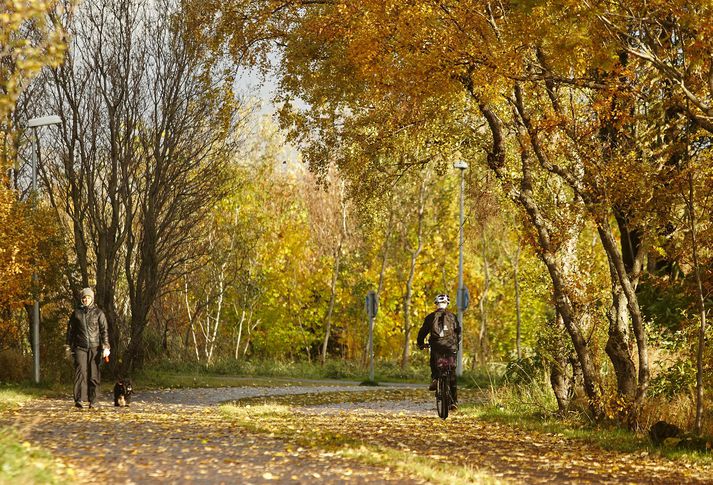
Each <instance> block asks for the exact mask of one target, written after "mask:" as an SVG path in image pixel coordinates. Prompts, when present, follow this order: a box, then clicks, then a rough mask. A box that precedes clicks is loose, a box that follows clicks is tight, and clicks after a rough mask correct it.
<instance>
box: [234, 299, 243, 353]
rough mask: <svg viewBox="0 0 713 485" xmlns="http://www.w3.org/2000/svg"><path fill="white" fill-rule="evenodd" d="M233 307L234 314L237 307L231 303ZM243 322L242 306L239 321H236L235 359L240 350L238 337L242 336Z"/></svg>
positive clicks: (236, 311) (236, 312)
mask: <svg viewBox="0 0 713 485" xmlns="http://www.w3.org/2000/svg"><path fill="white" fill-rule="evenodd" d="M233 308H235V314H236V315H237V314H238V309H237V308H236V307H235V305H233ZM243 323H245V309H244V308H243V309H242V310H241V314H240V322H239V323H238V336H237V338H236V339H235V360H238V355H239V352H240V339H241V338H242V337H243Z"/></svg>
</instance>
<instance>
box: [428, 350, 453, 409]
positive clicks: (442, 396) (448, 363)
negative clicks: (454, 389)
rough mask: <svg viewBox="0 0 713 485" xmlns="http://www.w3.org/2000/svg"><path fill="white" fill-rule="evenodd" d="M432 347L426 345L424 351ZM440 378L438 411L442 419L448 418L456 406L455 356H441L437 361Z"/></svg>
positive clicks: (437, 391) (438, 379) (438, 377)
mask: <svg viewBox="0 0 713 485" xmlns="http://www.w3.org/2000/svg"><path fill="white" fill-rule="evenodd" d="M430 347H431V346H430V345H429V344H425V345H424V346H423V348H424V349H428V348H430ZM436 367H437V369H438V376H437V377H436V380H437V385H436V411H437V412H438V416H439V417H440V418H441V419H446V418H447V417H448V412H449V411H450V410H451V407H452V406H454V405H455V402H454V400H453V394H452V393H451V385H452V384H453V381H454V380H455V369H456V359H455V355H445V356H441V357H439V358H438V359H437V360H436Z"/></svg>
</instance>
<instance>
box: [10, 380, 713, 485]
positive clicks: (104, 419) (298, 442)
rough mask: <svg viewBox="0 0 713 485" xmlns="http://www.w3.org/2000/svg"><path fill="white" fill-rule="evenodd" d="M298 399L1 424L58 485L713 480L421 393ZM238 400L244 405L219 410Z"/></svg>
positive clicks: (158, 397)
mask: <svg viewBox="0 0 713 485" xmlns="http://www.w3.org/2000/svg"><path fill="white" fill-rule="evenodd" d="M330 390H332V391H334V392H329V393H328V394H325V391H330ZM300 391H302V392H307V391H310V392H311V394H309V395H308V394H301V395H293V396H282V397H272V398H270V399H263V398H259V397H256V396H257V394H256V393H262V394H265V393H269V392H282V393H284V392H285V391H284V389H282V390H278V389H274V390H272V391H271V390H270V389H266V388H265V389H260V390H256V389H255V388H250V389H247V388H245V389H242V390H241V389H239V388H238V389H232V390H229V389H213V390H210V389H206V390H200V391H197V390H190V389H185V390H172V391H162V392H150V393H149V392H147V393H143V395H142V396H141V397H140V399H139V400H137V402H135V403H133V404H132V406H131V407H129V408H114V407H113V406H110V405H109V403H105V404H104V405H103V406H101V407H100V408H99V409H96V410H88V409H84V410H75V408H73V407H72V406H71V404H72V403H71V400H70V399H67V400H57V399H39V400H34V401H31V402H29V403H27V404H25V405H24V406H22V407H21V408H19V409H17V410H14V411H5V412H3V413H2V414H0V425H11V426H12V427H13V428H14V429H15V430H17V432H18V433H19V434H20V435H21V436H22V439H24V440H27V441H28V442H29V443H31V444H32V445H35V446H39V447H42V448H44V449H46V450H49V451H50V452H51V453H52V454H53V455H54V457H55V458H56V459H58V460H60V461H61V463H62V464H63V466H64V467H65V468H66V469H70V470H73V471H72V472H71V473H73V475H67V476H66V477H60V479H61V480H63V479H72V480H78V481H83V482H88V483H102V482H103V483H161V482H163V483H169V482H170V483H449V484H450V483H458V482H460V483H474V482H484V483H498V482H515V483H522V482H525V483H545V482H552V481H555V480H556V481H560V482H569V483H607V482H609V483H711V482H713V471H712V470H710V469H709V468H707V467H701V466H698V467H694V466H692V465H685V464H682V463H678V462H672V461H670V460H667V459H664V458H660V457H655V456H649V455H647V454H639V455H631V454H627V453H618V452H610V451H603V450H601V449H599V448H597V447H594V446H590V445H586V444H584V443H582V442H580V441H574V440H567V439H565V438H564V437H563V436H561V435H554V434H544V433H534V432H524V431H521V430H518V429H516V428H513V427H510V426H506V425H498V424H493V423H487V422H483V421H480V420H478V419H477V418H476V417H474V416H473V415H472V414H470V413H468V412H467V411H466V412H459V413H456V414H455V415H453V416H451V417H449V418H448V420H446V421H443V420H441V419H439V418H438V417H436V415H435V411H434V410H433V404H432V403H431V397H430V394H429V393H427V392H426V391H425V390H424V389H416V390H414V389H401V390H361V391H360V392H355V391H357V389H355V388H350V389H347V388H344V389H341V388H325V387H320V388H313V389H302V390H300V389H291V390H290V392H293V393H294V392H300ZM240 396H242V397H243V398H248V399H247V400H245V399H242V400H239V401H237V404H231V405H225V406H222V407H218V406H216V403H217V402H219V401H221V400H223V401H228V400H230V401H235V400H236V399H237V398H238V397H240ZM475 398H476V397H475V396H474V395H469V394H467V393H466V394H464V395H462V396H461V400H462V401H468V400H473V399H475ZM385 399H387V401H385Z"/></svg>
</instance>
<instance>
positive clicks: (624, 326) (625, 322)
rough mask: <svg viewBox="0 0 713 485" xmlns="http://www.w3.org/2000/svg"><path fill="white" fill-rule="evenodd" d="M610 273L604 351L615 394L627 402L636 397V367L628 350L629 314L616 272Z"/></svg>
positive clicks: (613, 270) (611, 269)
mask: <svg viewBox="0 0 713 485" xmlns="http://www.w3.org/2000/svg"><path fill="white" fill-rule="evenodd" d="M609 268H610V272H611V286H612V304H611V307H610V308H609V310H608V311H607V318H608V319H609V339H608V340H607V344H606V347H605V351H606V353H607V355H608V356H609V359H610V360H611V362H612V365H613V366H614V372H615V374H616V382H617V392H618V394H619V395H620V396H623V397H624V398H625V399H626V400H627V401H629V400H631V399H633V398H634V397H635V395H636V366H635V365H634V361H633V360H632V358H631V352H630V350H629V312H628V307H627V300H626V296H625V295H624V292H623V290H622V289H621V286H620V285H619V283H618V278H617V276H616V270H615V269H614V267H613V265H611V264H610V265H609Z"/></svg>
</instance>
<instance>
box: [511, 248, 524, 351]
mask: <svg viewBox="0 0 713 485" xmlns="http://www.w3.org/2000/svg"><path fill="white" fill-rule="evenodd" d="M520 248H521V246H520V241H518V242H517V252H516V253H515V259H514V260H513V265H512V272H513V280H514V281H515V316H516V319H517V322H516V324H517V327H516V336H515V349H516V350H517V360H522V350H521V343H520V342H521V333H522V311H521V308H520V277H519V274H518V273H519V269H520Z"/></svg>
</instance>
